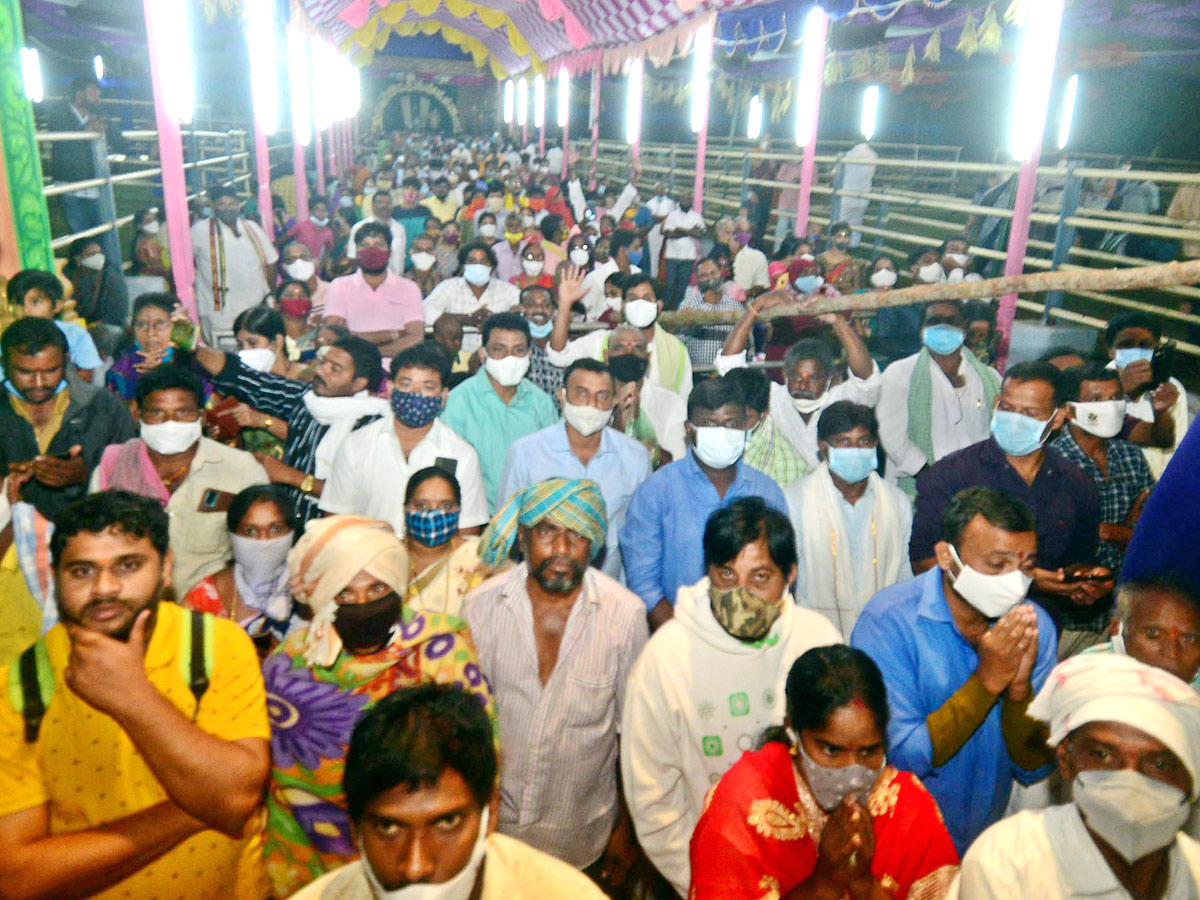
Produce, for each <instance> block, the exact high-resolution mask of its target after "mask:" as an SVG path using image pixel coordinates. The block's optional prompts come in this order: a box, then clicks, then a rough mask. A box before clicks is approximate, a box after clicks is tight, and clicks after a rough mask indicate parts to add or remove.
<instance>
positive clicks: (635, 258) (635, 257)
mask: <svg viewBox="0 0 1200 900" xmlns="http://www.w3.org/2000/svg"><path fill="white" fill-rule="evenodd" d="M625 252H626V253H628V254H629V264H630V265H631V266H640V265H641V264H642V260H643V259H644V258H645V256H646V251H645V250H644V249H642V250H626V251H625Z"/></svg>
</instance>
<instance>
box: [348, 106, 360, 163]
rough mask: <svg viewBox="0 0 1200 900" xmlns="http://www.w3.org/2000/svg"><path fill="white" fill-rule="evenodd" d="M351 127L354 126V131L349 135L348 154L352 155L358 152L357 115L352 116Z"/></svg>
mask: <svg viewBox="0 0 1200 900" xmlns="http://www.w3.org/2000/svg"><path fill="white" fill-rule="evenodd" d="M353 125H354V131H353V133H352V134H351V135H350V153H351V154H352V155H353V154H354V153H355V152H356V151H357V150H358V147H359V135H358V116H357V115H355V116H354V122H353Z"/></svg>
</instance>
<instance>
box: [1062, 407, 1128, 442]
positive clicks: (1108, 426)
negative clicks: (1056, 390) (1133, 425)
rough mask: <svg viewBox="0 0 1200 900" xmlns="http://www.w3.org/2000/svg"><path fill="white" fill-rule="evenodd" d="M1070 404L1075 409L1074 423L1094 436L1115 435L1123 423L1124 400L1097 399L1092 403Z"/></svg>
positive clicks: (1118, 432)
mask: <svg viewBox="0 0 1200 900" xmlns="http://www.w3.org/2000/svg"><path fill="white" fill-rule="evenodd" d="M1071 406H1072V408H1074V410H1075V418H1074V420H1073V421H1074V422H1075V424H1076V425H1078V426H1079V427H1080V428H1082V429H1083V430H1084V431H1086V432H1087V433H1088V434H1094V435H1095V436H1096V437H1100V438H1110V437H1115V436H1116V435H1118V434H1120V433H1121V429H1122V428H1123V427H1124V425H1125V406H1126V403H1125V401H1124V400H1097V401H1095V402H1093V403H1072V404H1071Z"/></svg>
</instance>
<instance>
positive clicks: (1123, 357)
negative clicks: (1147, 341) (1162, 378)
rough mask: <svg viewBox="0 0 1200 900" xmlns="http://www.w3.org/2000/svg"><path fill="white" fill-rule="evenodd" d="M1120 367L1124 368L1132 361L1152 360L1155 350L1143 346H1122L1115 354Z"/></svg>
mask: <svg viewBox="0 0 1200 900" xmlns="http://www.w3.org/2000/svg"><path fill="white" fill-rule="evenodd" d="M1113 359H1114V361H1115V362H1116V364H1117V368H1118V369H1123V368H1125V367H1126V366H1127V365H1129V364H1130V363H1135V362H1150V361H1151V360H1153V359H1154V351H1153V350H1146V349H1144V348H1142V347H1122V348H1121V349H1120V350H1117V351H1116V352H1115V353H1114V354H1113Z"/></svg>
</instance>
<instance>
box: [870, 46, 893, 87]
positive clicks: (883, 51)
mask: <svg viewBox="0 0 1200 900" xmlns="http://www.w3.org/2000/svg"><path fill="white" fill-rule="evenodd" d="M891 70H892V55H891V54H890V53H888V48H887V44H880V45H879V46H878V47H876V48H875V54H874V56H873V57H872V58H871V71H872V72H873V73H874V75H875V77H876V79H880V80H882V79H885V78H887V77H888V73H889V72H890V71H891Z"/></svg>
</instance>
